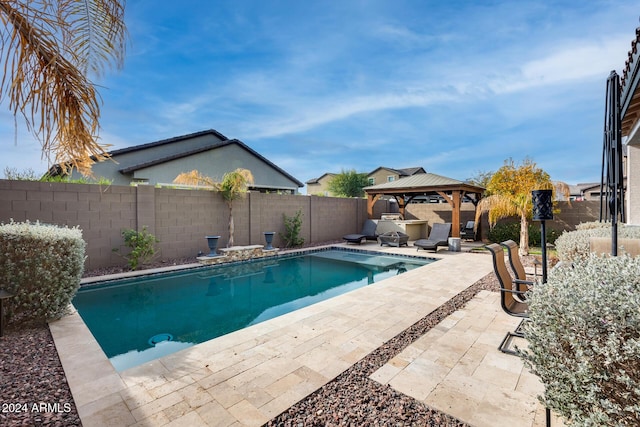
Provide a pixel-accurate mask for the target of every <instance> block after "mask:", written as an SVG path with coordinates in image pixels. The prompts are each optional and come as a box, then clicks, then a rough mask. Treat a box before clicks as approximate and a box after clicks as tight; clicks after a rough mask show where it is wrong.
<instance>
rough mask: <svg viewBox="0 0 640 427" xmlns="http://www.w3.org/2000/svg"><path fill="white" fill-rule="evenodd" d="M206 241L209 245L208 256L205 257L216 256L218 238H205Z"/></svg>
mask: <svg viewBox="0 0 640 427" xmlns="http://www.w3.org/2000/svg"><path fill="white" fill-rule="evenodd" d="M205 237H206V239H207V245H209V255H207V256H218V254H217V253H216V249H217V248H218V239H219V238H220V236H205Z"/></svg>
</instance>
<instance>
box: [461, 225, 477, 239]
mask: <svg viewBox="0 0 640 427" xmlns="http://www.w3.org/2000/svg"><path fill="white" fill-rule="evenodd" d="M475 225H476V223H475V221H467V223H466V224H465V226H464V227H462V228H461V229H460V238H461V239H465V240H476V232H475V230H474V229H473V228H474V227H475Z"/></svg>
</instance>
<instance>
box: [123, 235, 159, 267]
mask: <svg viewBox="0 0 640 427" xmlns="http://www.w3.org/2000/svg"><path fill="white" fill-rule="evenodd" d="M122 237H123V238H124V244H125V246H126V247H128V248H129V249H130V251H129V253H128V254H125V255H121V256H122V257H123V258H124V259H126V260H127V261H128V262H129V268H131V270H137V269H138V267H140V266H141V265H144V264H146V263H148V262H149V261H151V260H152V259H153V257H154V256H155V254H156V248H155V244H156V243H158V242H159V240H158V239H157V238H156V236H154V235H153V234H151V233H149V232H148V231H147V227H142V231H137V230H133V229H131V228H127V229H125V230H122ZM113 251H114V252H119V249H117V248H116V249H114V250H113Z"/></svg>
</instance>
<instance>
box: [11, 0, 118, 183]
mask: <svg viewBox="0 0 640 427" xmlns="http://www.w3.org/2000/svg"><path fill="white" fill-rule="evenodd" d="M0 19H2V22H3V24H4V28H3V31H2V33H1V34H0V55H1V56H0V60H1V61H2V62H4V74H3V77H2V81H1V82H0V101H2V100H4V99H8V101H9V108H10V109H11V110H12V112H13V114H14V115H18V113H20V114H21V115H22V116H23V117H24V119H25V121H26V124H27V128H28V130H29V131H30V132H31V133H32V134H33V135H34V136H35V137H36V138H37V139H38V140H39V141H40V142H41V144H42V152H43V157H46V158H47V159H49V160H50V159H51V154H52V153H55V161H56V163H59V164H60V165H61V166H62V167H63V168H67V169H68V168H69V167H75V168H77V169H78V170H79V171H80V172H81V173H83V174H85V175H90V174H91V165H92V164H93V163H94V160H92V158H91V156H94V159H95V160H104V159H105V158H107V157H108V154H107V153H105V148H106V145H105V146H103V145H100V144H99V143H98V130H99V124H98V119H99V117H100V105H99V104H100V103H99V95H98V94H97V92H96V90H95V87H94V85H93V83H91V81H89V78H88V74H89V73H91V74H94V75H96V76H100V75H101V74H102V72H103V71H104V69H105V67H107V66H115V67H116V68H120V67H121V66H122V64H123V60H124V53H125V38H126V27H125V24H124V1H118V0H85V1H68V0H67V1H50V0H2V1H1V2H0Z"/></svg>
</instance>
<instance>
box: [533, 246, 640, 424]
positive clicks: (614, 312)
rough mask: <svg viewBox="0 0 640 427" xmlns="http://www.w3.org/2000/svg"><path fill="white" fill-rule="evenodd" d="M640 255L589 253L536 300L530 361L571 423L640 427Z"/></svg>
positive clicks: (558, 273)
mask: <svg viewBox="0 0 640 427" xmlns="http://www.w3.org/2000/svg"><path fill="white" fill-rule="evenodd" d="M638 307H640V257H637V258H630V257H628V256H619V257H603V258H601V257H598V256H596V255H590V256H588V257H587V258H585V259H580V260H578V261H575V262H574V263H573V266H571V265H570V264H566V263H565V264H563V265H561V266H560V267H557V268H554V269H553V270H551V272H550V274H549V278H548V282H547V284H546V285H544V286H540V287H536V288H535V290H534V292H532V293H531V296H530V299H529V316H530V322H528V323H527V326H526V327H525V336H526V338H527V340H528V346H527V349H526V350H525V351H523V357H524V359H525V363H526V364H527V365H528V366H529V367H530V368H531V369H532V371H533V372H534V373H535V374H536V375H538V376H539V377H540V379H541V380H542V383H543V384H544V386H545V392H544V396H543V397H541V400H542V401H543V403H544V404H545V405H547V406H548V407H549V408H551V409H553V410H554V411H556V412H557V413H558V414H561V415H562V417H563V418H564V420H565V423H566V424H567V425H578V426H605V425H606V426H614V425H615V426H622V425H624V426H637V425H640V387H639V386H638V384H640V363H638V361H639V360H640V310H638Z"/></svg>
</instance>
